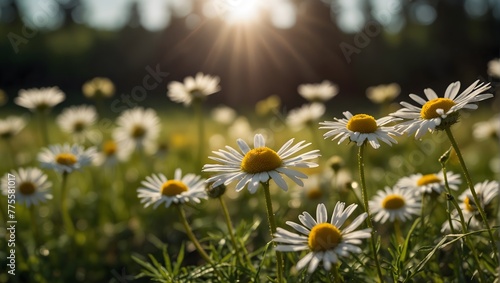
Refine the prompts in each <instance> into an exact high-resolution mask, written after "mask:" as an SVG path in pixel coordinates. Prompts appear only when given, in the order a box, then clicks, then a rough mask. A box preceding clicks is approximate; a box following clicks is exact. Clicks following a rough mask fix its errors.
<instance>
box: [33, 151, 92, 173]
mask: <svg viewBox="0 0 500 283" xmlns="http://www.w3.org/2000/svg"><path fill="white" fill-rule="evenodd" d="M95 153H96V149H95V147H90V148H88V149H85V148H84V147H83V146H81V145H78V144H74V145H69V144H64V145H51V146H49V147H48V148H43V149H42V152H40V153H39V154H38V161H39V162H40V165H41V167H42V168H47V169H52V170H54V171H56V172H61V173H71V172H73V171H74V170H79V169H81V168H83V167H85V166H88V165H90V164H91V163H92V161H93V159H94V157H95Z"/></svg>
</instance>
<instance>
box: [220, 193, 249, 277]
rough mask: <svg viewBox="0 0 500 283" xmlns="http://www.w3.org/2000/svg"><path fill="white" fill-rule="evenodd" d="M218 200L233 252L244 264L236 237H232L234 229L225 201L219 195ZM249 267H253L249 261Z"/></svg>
mask: <svg viewBox="0 0 500 283" xmlns="http://www.w3.org/2000/svg"><path fill="white" fill-rule="evenodd" d="M218 199H219V202H220V205H221V207H222V212H223V213H224V217H225V219H226V225H227V230H228V232H229V236H230V237H231V242H232V243H233V247H234V252H235V254H236V257H237V258H238V261H239V262H240V264H241V265H245V263H244V261H243V258H242V257H241V254H240V252H239V250H240V249H239V245H238V243H237V242H236V238H235V237H234V231H233V223H232V222H231V217H230V216H229V211H228V209H227V206H226V202H225V201H224V200H223V199H222V197H219V198H218ZM249 266H250V267H251V268H253V266H252V264H251V262H250V265H249Z"/></svg>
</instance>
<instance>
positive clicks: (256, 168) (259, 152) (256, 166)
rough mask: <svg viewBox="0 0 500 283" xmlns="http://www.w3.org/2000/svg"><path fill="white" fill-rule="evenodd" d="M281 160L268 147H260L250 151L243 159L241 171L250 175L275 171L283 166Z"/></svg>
mask: <svg viewBox="0 0 500 283" xmlns="http://www.w3.org/2000/svg"><path fill="white" fill-rule="evenodd" d="M281 163H282V161H281V158H280V157H279V156H278V154H277V153H276V152H275V151H274V150H272V149H270V148H268V147H265V146H264V147H258V148H254V149H252V150H250V151H249V152H247V154H245V157H243V161H242V162H241V170H243V171H245V172H247V173H250V174H255V173H261V172H267V171H271V170H274V169H276V168H278V167H280V166H281Z"/></svg>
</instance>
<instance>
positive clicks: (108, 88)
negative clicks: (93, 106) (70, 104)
mask: <svg viewBox="0 0 500 283" xmlns="http://www.w3.org/2000/svg"><path fill="white" fill-rule="evenodd" d="M82 91H83V95H85V96H86V97H88V98H104V97H112V96H113V95H114V94H115V85H114V84H113V82H112V81H111V80H110V79H108V78H103V77H96V78H93V79H91V80H90V81H87V82H85V83H84V84H83V86H82Z"/></svg>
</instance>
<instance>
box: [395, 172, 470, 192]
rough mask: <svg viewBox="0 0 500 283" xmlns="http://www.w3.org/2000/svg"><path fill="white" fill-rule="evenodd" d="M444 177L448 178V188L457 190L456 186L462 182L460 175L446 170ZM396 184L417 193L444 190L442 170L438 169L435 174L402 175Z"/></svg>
mask: <svg viewBox="0 0 500 283" xmlns="http://www.w3.org/2000/svg"><path fill="white" fill-rule="evenodd" d="M446 178H447V179H448V185H449V187H450V189H452V190H458V186H459V185H460V184H461V183H462V181H461V180H460V175H459V174H453V172H450V171H447V172H446ZM396 186H397V187H400V188H404V189H409V190H412V191H414V192H417V193H418V194H430V193H432V192H435V193H437V194H441V193H442V192H444V190H445V182H444V177H443V171H439V172H438V173H436V174H433V173H431V174H425V175H423V174H420V173H418V174H413V175H410V176H408V177H403V178H401V179H399V181H398V182H397V183H396Z"/></svg>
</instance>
